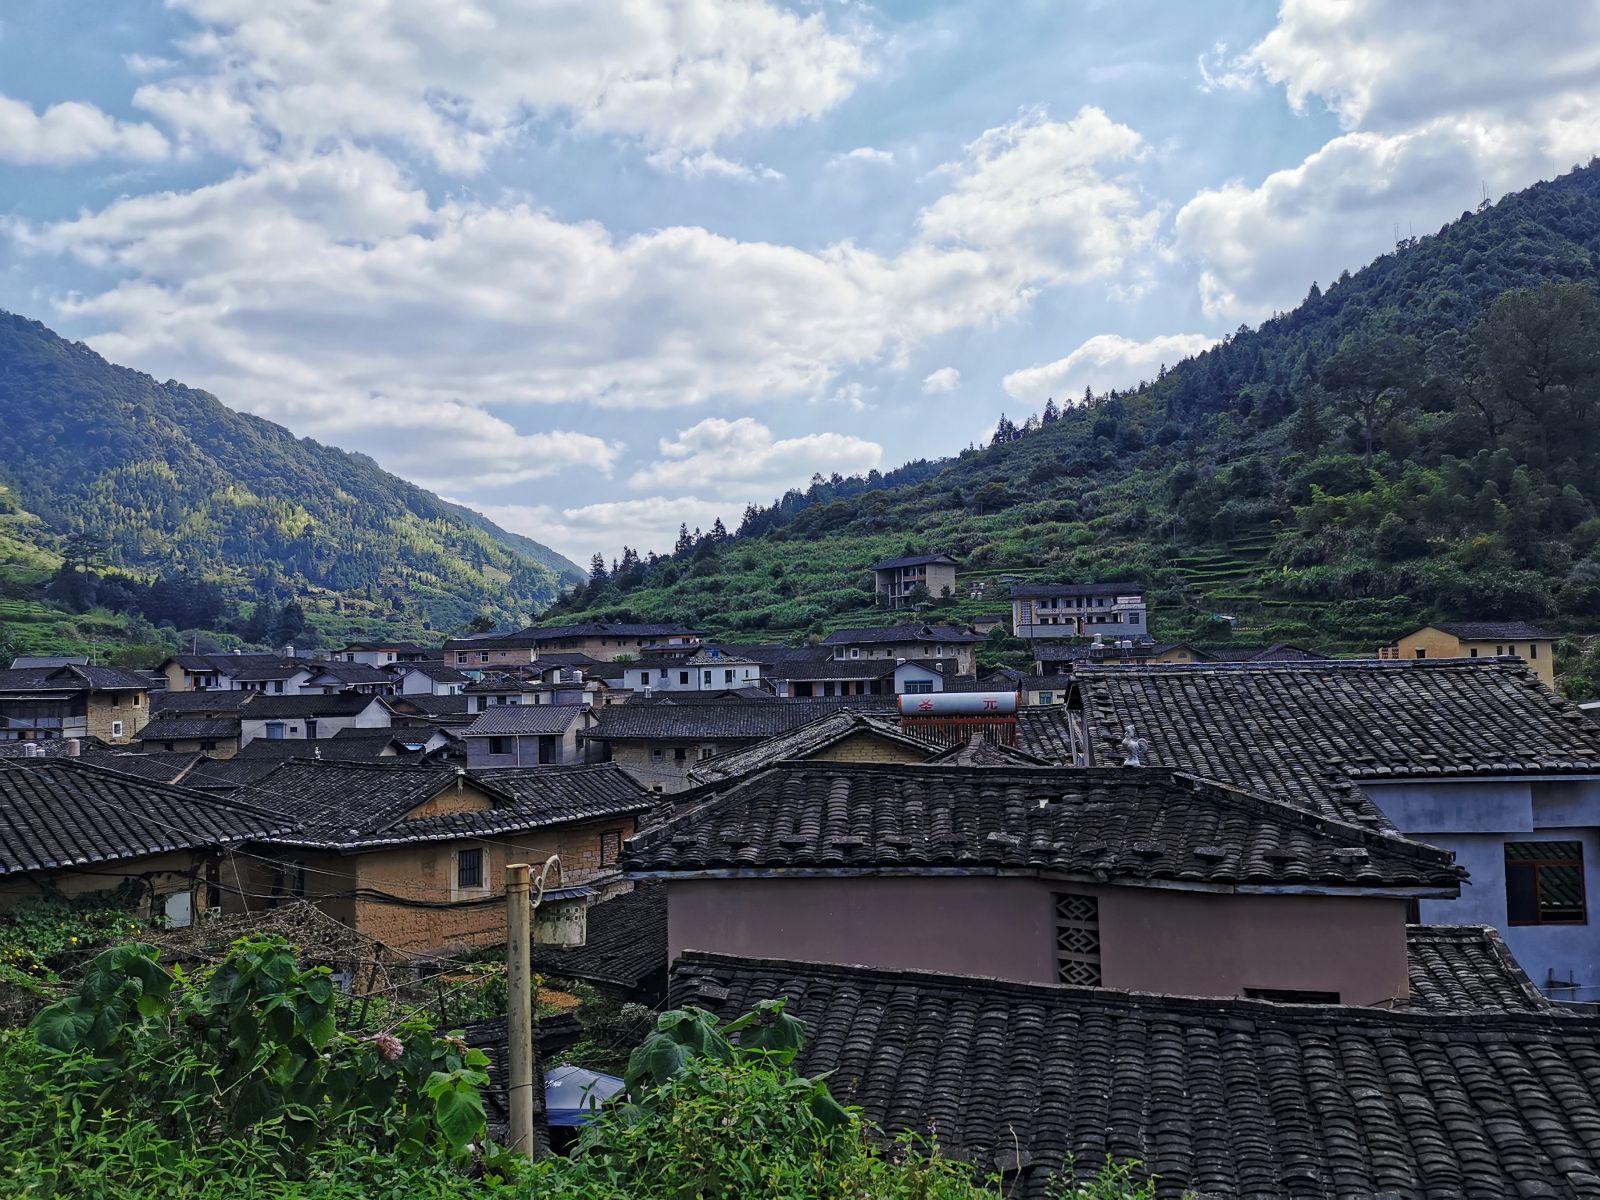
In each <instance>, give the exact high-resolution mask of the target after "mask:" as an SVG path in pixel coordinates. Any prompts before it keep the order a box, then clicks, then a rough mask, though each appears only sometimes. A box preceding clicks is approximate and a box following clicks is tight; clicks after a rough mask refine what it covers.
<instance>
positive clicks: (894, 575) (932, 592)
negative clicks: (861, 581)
mask: <svg viewBox="0 0 1600 1200" xmlns="http://www.w3.org/2000/svg"><path fill="white" fill-rule="evenodd" d="M956 566H957V564H956V560H955V559H953V558H951V557H950V556H949V555H948V554H916V555H912V556H910V557H908V558H891V559H886V560H885V561H883V562H881V563H875V564H874V565H873V567H872V580H873V591H874V592H875V593H876V594H877V597H878V599H879V600H880V601H881V602H882V603H883V604H884V605H886V606H887V607H889V608H906V607H909V606H910V604H911V599H910V597H911V593H912V592H914V591H915V590H916V589H917V588H919V587H920V588H925V589H927V593H928V596H929V598H930V599H933V600H938V599H940V598H941V597H943V596H954V595H955V594H956Z"/></svg>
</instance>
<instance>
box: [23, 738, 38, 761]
mask: <svg viewBox="0 0 1600 1200" xmlns="http://www.w3.org/2000/svg"><path fill="white" fill-rule="evenodd" d="M22 757H23V758H38V757H39V743H38V742H23V743H22Z"/></svg>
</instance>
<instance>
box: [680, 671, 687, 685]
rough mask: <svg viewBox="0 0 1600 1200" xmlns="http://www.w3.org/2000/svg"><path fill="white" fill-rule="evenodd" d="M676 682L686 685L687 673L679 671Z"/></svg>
mask: <svg viewBox="0 0 1600 1200" xmlns="http://www.w3.org/2000/svg"><path fill="white" fill-rule="evenodd" d="M678 682H679V683H681V684H687V683H688V682H689V672H687V671H679V672H678Z"/></svg>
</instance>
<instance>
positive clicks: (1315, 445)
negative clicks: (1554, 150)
mask: <svg viewBox="0 0 1600 1200" xmlns="http://www.w3.org/2000/svg"><path fill="white" fill-rule="evenodd" d="M1597 263H1600V168H1597V167H1596V166H1595V165H1594V164H1593V163H1591V164H1590V165H1589V166H1587V167H1582V168H1575V169H1574V170H1573V171H1572V172H1570V173H1568V174H1567V175H1563V176H1561V177H1559V178H1557V179H1555V180H1550V181H1545V182H1542V183H1539V184H1536V185H1534V186H1533V187H1531V188H1528V189H1526V190H1524V191H1522V192H1519V193H1514V194H1512V195H1510V196H1507V197H1504V198H1502V200H1501V201H1500V202H1499V203H1497V204H1494V205H1482V206H1480V207H1479V209H1478V210H1477V211H1473V212H1463V213H1462V215H1461V217H1460V218H1458V219H1456V220H1453V221H1450V222H1447V223H1446V224H1445V225H1444V226H1443V227H1442V228H1441V229H1440V230H1439V231H1438V232H1437V233H1435V234H1432V235H1427V236H1424V237H1420V238H1408V239H1405V240H1403V241H1401V242H1400V243H1398V244H1397V246H1396V248H1395V249H1394V250H1393V251H1391V252H1389V253H1387V254H1384V255H1381V256H1379V257H1378V258H1377V259H1375V260H1374V261H1373V262H1371V263H1369V264H1368V265H1367V266H1365V267H1363V268H1362V269H1361V270H1359V271H1357V272H1355V273H1354V274H1352V273H1350V272H1344V273H1342V274H1341V275H1340V276H1339V278H1338V279H1336V280H1335V281H1333V282H1332V283H1330V285H1329V286H1328V287H1327V289H1326V290H1324V289H1322V288H1320V287H1318V286H1317V285H1316V284H1315V283H1313V284H1311V287H1310V290H1309V292H1308V294H1307V297H1306V299H1305V300H1304V301H1303V302H1302V303H1301V304H1300V305H1297V306H1296V307H1295V308H1294V309H1293V310H1291V311H1290V312H1287V313H1280V314H1276V315H1274V316H1273V317H1271V318H1270V319H1268V320H1266V321H1263V322H1262V323H1261V324H1260V325H1259V326H1258V327H1256V328H1254V329H1248V328H1244V327H1241V329H1240V330H1239V331H1237V332H1236V333H1235V334H1232V335H1230V336H1228V337H1227V338H1224V339H1223V340H1222V341H1221V342H1219V343H1218V344H1217V345H1216V346H1214V347H1212V348H1210V349H1208V350H1206V351H1204V352H1202V353H1200V354H1197V355H1195V356H1192V357H1191V358H1188V359H1185V360H1184V361H1183V362H1181V363H1178V364H1175V365H1174V366H1173V367H1172V368H1171V369H1166V370H1163V372H1162V373H1161V374H1160V376H1159V377H1158V378H1157V379H1155V380H1145V381H1140V382H1138V383H1137V384H1136V385H1135V383H1134V381H1131V380H1130V381H1128V382H1129V384H1130V385H1133V386H1129V387H1128V388H1126V389H1125V390H1121V391H1117V390H1113V391H1112V392H1109V393H1106V394H1104V395H1101V396H1094V397H1090V400H1089V403H1087V404H1083V403H1078V404H1071V405H1069V406H1068V407H1066V408H1064V409H1057V408H1056V406H1055V405H1053V404H1052V405H1051V406H1049V407H1050V409H1051V410H1052V411H1050V412H1048V413H1046V414H1045V418H1046V419H1044V420H1040V419H1038V418H1035V419H1033V420H1031V421H1030V422H1028V423H1025V426H1024V427H1018V426H1016V425H1014V424H1012V423H1010V422H1004V423H1003V424H1002V427H1001V429H1000V430H999V431H997V437H996V439H995V441H994V442H993V443H992V444H991V445H990V446H988V447H985V448H982V449H977V450H973V449H969V450H967V451H963V452H962V453H961V454H959V455H957V456H956V457H954V458H950V459H945V460H941V461H938V462H934V463H927V462H916V463H911V464H907V466H906V467H903V468H900V469H898V470H896V471H893V472H890V473H888V474H886V475H879V474H878V473H877V472H873V473H871V475H869V476H866V477H855V478H850V479H841V478H838V477H835V478H834V479H832V480H825V481H814V482H813V485H812V486H811V487H810V488H809V489H807V490H805V491H801V490H799V489H795V490H791V491H790V492H789V493H787V494H786V495H785V496H783V497H782V498H780V499H779V500H778V501H776V502H775V503H774V504H773V505H771V506H767V507H764V508H763V507H759V506H752V507H751V508H750V509H748V510H747V511H746V513H745V519H744V521H743V522H742V523H741V525H740V527H739V531H738V532H737V533H736V534H735V535H733V536H732V537H729V538H725V539H713V538H711V537H709V536H707V537H702V538H701V539H699V540H698V541H695V540H694V539H693V538H690V539H689V540H688V542H687V544H680V547H679V548H678V550H677V551H676V552H675V553H674V554H672V555H669V556H665V557H662V558H656V557H654V556H648V557H646V558H644V559H642V560H639V559H637V556H635V561H631V562H630V563H629V564H628V565H627V566H625V568H624V569H623V570H621V571H619V572H617V574H616V577H615V578H612V577H610V576H609V575H608V576H607V577H605V578H601V579H596V580H593V581H591V583H590V584H588V585H585V586H584V587H583V588H581V589H578V590H576V591H575V592H574V593H572V594H570V595H569V596H568V597H566V598H564V599H563V601H562V602H560V603H559V604H558V605H556V606H555V607H554V608H553V609H552V610H551V612H550V613H549V614H548V615H549V617H550V619H557V618H559V619H563V620H565V619H571V618H572V617H573V616H579V615H581V616H591V617H604V616H623V615H632V616H637V617H639V618H641V619H664V618H667V617H669V616H677V617H680V618H681V619H684V620H688V621H691V622H695V623H699V624H702V625H705V626H707V627H708V628H709V629H710V630H711V631H712V632H713V633H716V634H717V635H719V636H723V637H741V636H756V637H770V636H774V635H781V636H793V637H815V636H818V635H820V634H823V633H826V632H828V631H829V630H831V629H833V628H838V627H840V626H841V625H846V624H863V623H878V622H883V621H888V620H891V619H893V618H892V617H891V616H890V615H889V614H887V613H884V612H882V611H881V610H877V609H876V608H875V607H874V605H873V602H872V597H871V595H870V590H869V585H868V584H867V582H866V579H865V568H866V567H867V566H868V565H870V563H871V562H872V561H873V560H875V559H877V558H882V557H892V556H894V555H896V554H901V553H911V552H917V553H922V552H935V551H937V552H948V553H955V554H957V555H958V556H959V557H961V558H962V560H963V563H964V567H965V570H964V571H963V575H962V584H961V588H960V592H961V594H960V595H958V596H956V597H953V598H951V600H949V601H947V602H943V603H939V602H935V603H933V604H932V605H931V607H930V608H929V610H928V612H929V613H930V615H935V616H938V615H940V614H944V615H947V616H952V617H962V616H970V615H976V614H977V613H978V612H983V611H994V610H996V609H997V608H1003V607H1004V606H1005V596H1004V593H1005V588H1004V587H1003V586H1001V580H1000V577H1001V576H1002V575H1004V576H1012V575H1020V576H1022V577H1030V576H1033V577H1043V576H1050V577H1067V578H1074V579H1082V580H1086V581H1093V580H1104V579H1110V578H1114V577H1118V576H1122V575H1132V576H1133V577H1135V578H1137V579H1139V580H1140V581H1141V582H1143V583H1144V584H1145V585H1146V587H1147V588H1149V589H1151V591H1152V593H1153V594H1154V596H1155V598H1156V601H1157V604H1156V617H1155V621H1156V624H1155V630H1156V632H1157V635H1158V636H1161V637H1184V638H1189V639H1191V640H1208V639H1210V640H1222V639H1225V638H1227V637H1228V636H1229V634H1230V632H1231V633H1232V635H1233V636H1234V637H1236V638H1241V637H1242V638H1250V639H1256V640H1266V641H1279V640H1289V641H1296V640H1315V641H1318V642H1321V643H1322V644H1325V645H1328V646H1330V647H1333V648H1337V649H1344V650H1356V649H1363V650H1365V651H1366V652H1368V653H1370V652H1371V651H1372V649H1373V648H1374V646H1375V645H1380V644H1382V643H1383V642H1384V641H1387V640H1388V639H1390V638H1392V637H1394V636H1396V635H1397V634H1399V633H1401V632H1405V631H1406V628H1407V626H1411V625H1414V624H1415V623H1417V622H1420V621H1422V620H1424V619H1428V618H1430V617H1432V616H1446V615H1460V616H1494V615H1506V616H1523V617H1536V618H1549V617H1560V618H1562V619H1563V621H1564V622H1565V623H1566V624H1567V626H1568V627H1569V628H1589V627H1593V626H1594V624H1595V623H1596V621H1597V619H1600V560H1597V559H1596V556H1595V553H1594V551H1595V548H1596V543H1597V541H1600V521H1597V509H1596V504H1597V501H1600V487H1597V485H1596V483H1595V480H1596V477H1597V475H1600V438H1597V428H1600V421H1597V420H1596V419H1595V413H1596V411H1600V341H1597V340H1596V337H1595V336H1594V334H1595V330H1594V328H1593V327H1594V326H1596V325H1600V308H1597V307H1596V301H1595V297H1594V290H1595V284H1596V283H1597V282H1600V269H1597ZM1546 310H1548V311H1546ZM1563 312H1565V313H1566V314H1567V315H1568V316H1569V317H1572V321H1569V324H1571V325H1572V330H1570V331H1569V334H1568V335H1564V336H1566V342H1565V343H1564V346H1565V347H1567V348H1570V349H1571V353H1570V354H1568V357H1569V358H1572V359H1574V363H1573V364H1571V370H1570V371H1569V375H1570V378H1567V379H1565V380H1564V381H1562V382H1560V384H1559V385H1558V386H1554V387H1552V388H1551V389H1550V390H1548V391H1547V392H1546V393H1544V394H1543V395H1542V397H1540V396H1534V395H1533V394H1532V393H1531V392H1529V390H1528V387H1527V386H1525V381H1521V380H1519V378H1518V377H1517V370H1518V369H1519V368H1518V364H1517V363H1515V362H1514V361H1512V360H1511V359H1510V358H1509V357H1508V354H1509V353H1510V352H1509V350H1508V349H1507V347H1508V346H1509V345H1510V344H1511V342H1512V341H1513V340H1514V337H1513V335H1517V336H1520V334H1521V333H1522V332H1526V331H1527V330H1525V329H1522V328H1521V326H1527V327H1528V328H1530V329H1531V328H1533V327H1534V326H1537V325H1539V323H1540V322H1541V321H1542V322H1544V323H1545V324H1550V323H1551V322H1555V321H1557V320H1558V319H1559V318H1560V316H1561V313H1563ZM1573 314H1578V315H1577V316H1576V317H1573ZM1579 318H1581V319H1579ZM1573 321H1575V322H1576V324H1573ZM1519 323H1520V325H1519ZM1385 348H1386V349H1385ZM1341 352H1342V353H1341ZM1395 356H1398V359H1400V360H1404V361H1405V362H1406V363H1408V364H1410V365H1411V368H1412V369H1411V370H1410V373H1409V374H1407V375H1406V376H1405V377H1404V378H1399V377H1398V376H1397V377H1396V379H1395V380H1394V381H1393V382H1392V383H1385V382H1383V380H1382V378H1381V377H1382V374H1383V372H1382V369H1381V368H1382V365H1383V363H1384V362H1385V361H1387V360H1388V359H1389V358H1394V357H1395ZM1577 360H1581V361H1577ZM1496 372H1499V375H1496ZM1369 385H1370V386H1369ZM1391 402H1392V406H1393V408H1394V411H1393V412H1390V411H1388V410H1389V408H1390V406H1391ZM1540 404H1544V405H1546V408H1545V409H1540V408H1539V405H1540ZM1007 426H1009V429H1007ZM1552 426H1553V427H1555V428H1557V429H1559V431H1560V433H1561V436H1560V437H1559V438H1551V437H1550V436H1549V431H1550V428H1551V427H1552ZM1368 435H1371V437H1372V438H1373V439H1374V444H1375V451H1374V455H1373V459H1372V461H1371V462H1370V463H1368V462H1367V461H1366V457H1367V455H1366V441H1367V437H1368ZM969 584H976V585H978V594H976V595H974V594H971V592H970V591H969ZM931 599H932V600H934V601H938V598H931ZM1225 618H1233V620H1231V621H1229V620H1226V619H1225Z"/></svg>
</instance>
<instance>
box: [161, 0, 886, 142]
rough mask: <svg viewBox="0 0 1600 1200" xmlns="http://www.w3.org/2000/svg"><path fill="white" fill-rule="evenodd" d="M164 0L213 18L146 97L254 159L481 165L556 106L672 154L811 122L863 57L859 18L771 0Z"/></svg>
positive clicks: (205, 136) (196, 131) (850, 82)
mask: <svg viewBox="0 0 1600 1200" xmlns="http://www.w3.org/2000/svg"><path fill="white" fill-rule="evenodd" d="M170 3H171V4H172V6H173V7H177V8H181V9H184V10H185V11H187V13H188V14H189V15H190V16H191V17H193V18H194V19H195V20H196V21H198V22H199V23H200V24H201V26H202V32H200V33H198V34H197V35H195V36H194V37H192V38H190V39H189V40H188V41H187V42H186V43H185V44H184V46H183V49H184V50H185V51H186V52H187V55H188V60H189V62H188V66H189V70H188V73H186V74H184V75H182V76H179V77H176V78H173V79H170V80H166V81H163V82H161V83H157V84H150V85H147V86H146V87H144V88H141V89H140V91H139V92H138V93H137V94H136V96H135V102H136V103H138V104H140V105H142V106H144V107H145V108H146V109H147V110H149V111H150V112H152V113H155V114H158V115H159V116H161V117H162V118H163V119H164V120H167V121H169V122H171V123H173V124H174V125H175V126H177V127H179V128H180V129H181V130H183V131H184V132H185V133H186V134H187V135H189V136H190V137H192V138H193V139H195V140H197V141H198V142H199V143H201V144H203V145H205V146H207V147H209V148H211V149H214V150H218V151H220V152H222V153H224V154H232V155H242V156H246V157H248V158H250V159H252V160H259V159H261V158H263V157H265V156H268V155H271V154H278V153H288V154H297V153H305V152H308V151H309V150H311V149H313V148H315V147H318V146H319V145H322V144H324V143H325V142H326V141H327V140H328V139H346V138H354V139H359V140H363V141H370V140H381V141H398V142H401V143H403V144H405V145H407V146H410V147H412V148H414V149H417V150H419V151H421V152H423V153H425V154H427V155H429V156H430V157H431V158H432V159H433V160H434V161H435V162H436V163H438V164H439V165H440V166H441V167H444V168H445V169H447V170H452V171H474V170H477V169H479V168H481V166H482V165H483V161H484V158H485V156H486V155H487V154H488V153H489V152H491V151H492V150H493V149H494V148H495V147H497V146H500V145H503V144H505V143H506V142H507V141H509V140H510V139H512V138H513V137H515V136H517V134H518V132H519V130H520V129H521V127H522V126H523V125H524V124H525V123H526V122H527V121H528V120H529V119H530V118H535V117H559V118H562V119H565V120H566V121H568V122H570V123H571V125H572V126H573V127H574V128H576V129H578V130H580V131H583V132H585V133H590V134H601V135H619V136H623V137H628V138H634V139H637V140H638V141H640V142H641V143H643V144H644V145H645V146H646V147H647V148H649V149H652V150H655V151H661V152H666V153H667V157H666V158H665V159H663V160H662V161H663V162H665V163H666V164H668V165H673V166H676V165H677V163H678V162H679V161H681V160H683V159H684V158H685V157H686V156H687V157H689V158H692V157H693V156H695V155H696V154H697V152H701V151H706V150H708V149H709V148H711V147H712V146H714V145H716V144H718V143H719V142H722V141H724V140H726V139H729V138H733V137H737V136H738V135H740V134H744V133H748V132H751V131H756V130H768V129H774V128H780V127H783V126H787V125H793V124H796V123H798V122H802V121H807V120H811V119H813V118H815V117H817V116H819V115H820V114H822V113H825V112H827V111H828V110H830V109H831V108H833V107H834V106H835V105H837V104H838V103H839V102H840V101H841V100H843V99H844V98H845V97H846V96H848V95H849V94H850V93H851V91H852V90H853V89H854V87H855V85H856V82H857V80H859V79H860V78H861V77H862V76H863V75H864V74H866V72H867V70H868V66H867V62H866V58H865V44H866V40H867V34H866V33H865V32H864V31H862V30H860V29H856V28H851V29H848V30H843V31H840V30H835V29H833V28H830V27H829V25H828V23H827V21H826V20H825V19H824V17H823V16H822V15H821V14H820V13H812V14H810V15H807V16H802V15H799V14H797V13H794V12H792V11H790V10H789V9H787V8H785V7H782V6H780V5H778V4H775V3H771V2H769V0H589V2H586V3H583V4H571V3H565V2H563V0H340V3H337V4H329V3H326V2H325V0H281V2H279V3H275V4H272V5H269V6H265V7H264V6H262V5H261V4H260V3H259V2H258V0H170ZM707 161H709V160H707Z"/></svg>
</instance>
